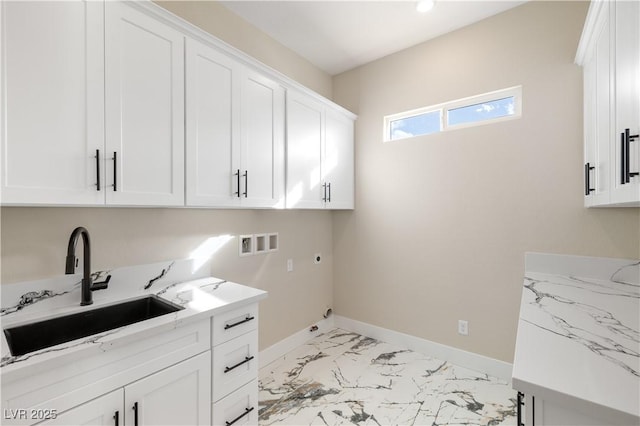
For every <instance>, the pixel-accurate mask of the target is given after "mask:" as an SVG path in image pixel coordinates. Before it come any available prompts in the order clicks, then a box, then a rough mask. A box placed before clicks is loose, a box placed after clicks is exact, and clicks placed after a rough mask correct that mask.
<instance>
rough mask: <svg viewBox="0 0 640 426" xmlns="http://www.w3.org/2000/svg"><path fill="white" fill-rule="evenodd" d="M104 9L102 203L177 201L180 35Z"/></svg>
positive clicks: (125, 9)
mask: <svg viewBox="0 0 640 426" xmlns="http://www.w3.org/2000/svg"><path fill="white" fill-rule="evenodd" d="M105 8H106V24H105V27H106V40H105V42H106V43H105V46H106V48H105V58H106V60H105V62H106V68H105V98H106V107H105V117H106V118H105V123H106V149H107V181H108V182H109V187H108V188H107V203H108V204H118V205H165V206H171V205H174V206H178V205H184V36H183V35H182V33H180V32H179V31H177V30H175V29H173V28H171V27H169V26H167V25H165V24H163V23H161V22H159V21H158V20H156V19H153V18H152V17H150V16H148V15H146V14H144V13H142V12H140V11H138V10H136V9H133V8H132V7H130V6H128V5H126V4H125V3H122V2H106V3H105Z"/></svg>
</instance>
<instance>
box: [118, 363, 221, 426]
mask: <svg viewBox="0 0 640 426" xmlns="http://www.w3.org/2000/svg"><path fill="white" fill-rule="evenodd" d="M124 424H125V425H134V424H137V425H149V426H151V425H153V426H160V425H171V426H178V425H209V424H211V352H210V351H207V352H205V353H202V354H200V355H198V356H195V357H193V358H190V359H188V360H186V361H183V362H181V363H179V364H176V365H174V366H172V367H169V368H167V369H165V370H162V371H159V372H158V373H155V374H152V375H151V376H149V377H146V378H144V379H142V380H139V381H137V382H134V383H132V384H131V385H129V386H126V387H125V423H124Z"/></svg>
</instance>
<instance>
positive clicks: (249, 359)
mask: <svg viewBox="0 0 640 426" xmlns="http://www.w3.org/2000/svg"><path fill="white" fill-rule="evenodd" d="M253 358H254V356H253V355H251V356H246V357H244V361H240V362H239V363H237V364H236V365H232V366H231V367H225V368H224V372H225V373H228V372H229V371H231V370H233V369H235V368H238V367H240V366H241V365H242V364H246V363H247V362H249V361H251V360H252V359H253Z"/></svg>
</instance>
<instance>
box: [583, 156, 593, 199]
mask: <svg viewBox="0 0 640 426" xmlns="http://www.w3.org/2000/svg"><path fill="white" fill-rule="evenodd" d="M593 169H595V167H593V166H591V164H589V163H587V164H585V165H584V195H589V194H590V193H591V191H595V188H591V170H593Z"/></svg>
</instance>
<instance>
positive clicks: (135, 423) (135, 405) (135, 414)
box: [133, 402, 138, 426]
mask: <svg viewBox="0 0 640 426" xmlns="http://www.w3.org/2000/svg"><path fill="white" fill-rule="evenodd" d="M133 426H138V403H137V402H134V403H133Z"/></svg>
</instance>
